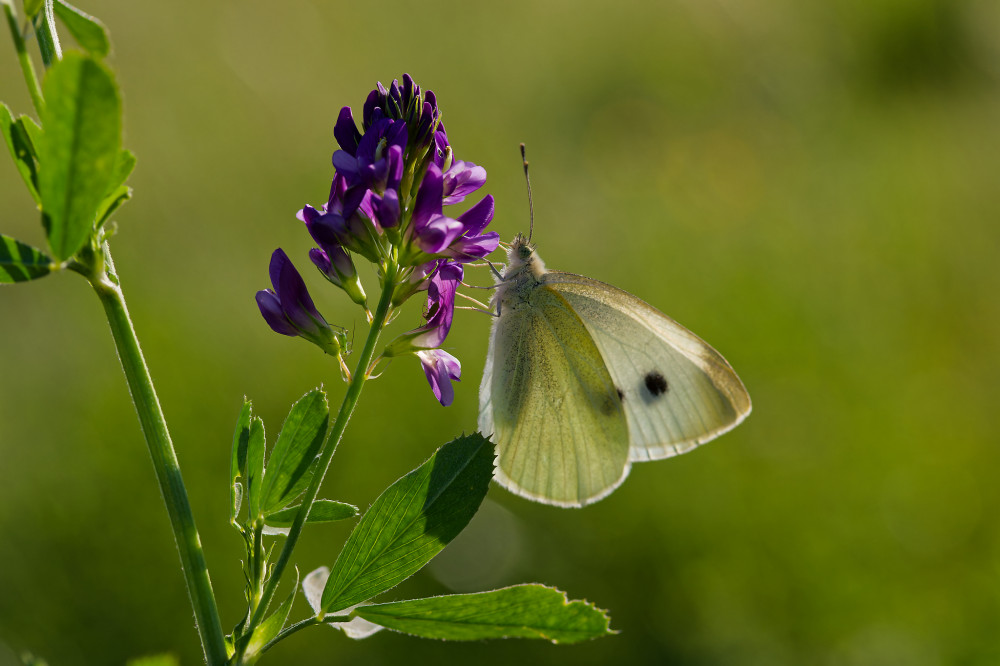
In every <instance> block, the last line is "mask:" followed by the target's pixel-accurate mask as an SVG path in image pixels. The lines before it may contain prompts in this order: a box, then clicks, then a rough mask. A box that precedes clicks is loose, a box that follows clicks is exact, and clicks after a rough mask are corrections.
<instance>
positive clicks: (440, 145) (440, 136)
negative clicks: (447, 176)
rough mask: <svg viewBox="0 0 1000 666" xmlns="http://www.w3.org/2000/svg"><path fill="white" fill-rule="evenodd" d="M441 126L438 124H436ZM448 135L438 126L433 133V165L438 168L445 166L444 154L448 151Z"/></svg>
mask: <svg viewBox="0 0 1000 666" xmlns="http://www.w3.org/2000/svg"><path fill="white" fill-rule="evenodd" d="M438 127H439V128H440V127H441V126H440V125H439V126H438ZM448 148H449V146H448V136H447V135H446V134H445V133H444V129H443V128H440V129H439V130H438V131H437V132H435V133H434V166H436V167H437V168H439V169H444V168H445V164H444V162H445V155H446V154H447V151H448Z"/></svg>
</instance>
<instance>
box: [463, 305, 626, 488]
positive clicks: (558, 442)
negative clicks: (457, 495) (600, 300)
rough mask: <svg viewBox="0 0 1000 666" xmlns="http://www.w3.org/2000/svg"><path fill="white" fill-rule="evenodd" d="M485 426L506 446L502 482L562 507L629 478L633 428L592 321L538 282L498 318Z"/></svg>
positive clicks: (501, 451)
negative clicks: (593, 336)
mask: <svg viewBox="0 0 1000 666" xmlns="http://www.w3.org/2000/svg"><path fill="white" fill-rule="evenodd" d="M479 429H480V430H481V431H482V432H483V433H486V434H490V433H492V435H493V437H492V439H493V441H494V443H496V445H497V451H498V461H497V465H498V468H499V469H498V472H497V476H496V480H497V482H498V483H500V484H501V485H503V486H504V487H506V488H507V489H508V490H510V491H512V492H514V493H516V494H519V495H522V496H524V497H528V498H529V499H533V500H536V501H540V502H544V503H547V504H556V505H559V506H583V505H585V504H589V503H590V502H595V501H597V500H599V499H601V498H602V497H604V496H606V495H607V494H608V493H610V492H611V491H612V490H614V489H615V488H616V487H617V486H618V485H619V484H620V483H621V482H622V481H623V480H624V479H625V477H626V476H627V475H628V470H629V464H628V455H629V454H628V449H629V446H628V441H629V434H628V426H627V423H626V419H625V414H624V412H623V411H622V403H621V400H620V399H619V396H618V393H617V391H616V390H615V384H614V381H613V380H612V377H611V375H610V374H609V373H608V369H607V368H606V367H605V363H604V361H603V360H602V358H601V354H600V352H599V351H598V348H597V347H596V346H595V344H594V340H593V339H591V336H590V334H589V333H588V332H587V328H586V327H585V326H584V325H583V323H582V322H581V321H580V319H579V318H578V317H577V316H576V315H575V314H574V313H573V310H572V308H570V307H569V306H568V304H567V303H566V301H565V300H563V298H561V297H560V296H559V295H558V294H556V293H555V292H554V291H552V290H550V289H547V288H545V287H542V286H539V287H536V288H534V289H532V290H531V293H530V295H528V298H527V301H526V302H525V303H523V304H521V305H520V307H518V308H516V309H512V310H508V311H505V312H501V316H500V317H499V319H498V320H497V321H496V322H494V326H493V331H492V335H491V336H490V350H489V355H488V357H487V361H486V370H485V372H484V375H483V384H482V387H481V388H480V406H479Z"/></svg>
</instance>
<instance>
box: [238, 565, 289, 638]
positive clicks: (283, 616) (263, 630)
mask: <svg viewBox="0 0 1000 666" xmlns="http://www.w3.org/2000/svg"><path fill="white" fill-rule="evenodd" d="M298 589H299V571H298V569H296V570H295V587H293V588H292V593H291V594H289V595H288V597H286V598H285V600H284V601H282V602H281V605H280V606H278V608H277V609H276V610H275V611H274V612H273V613H272V614H271V616H270V617H269V618H267V619H266V620H264V621H263V622H261V623H260V624H259V625H257V628H256V629H254V630H253V636H251V637H250V642H249V643H247V649H246V654H247V656H250V655H255V654H257V653H259V652H260V651H261V650H262V649H263V648H264V646H265V645H267V644H268V643H269V642H270V641H271V639H273V638H274V637H275V636H277V635H278V634H279V633H280V632H281V630H282V629H283V628H284V626H285V622H287V621H288V612H289V611H291V610H292V602H293V601H295V593H296V592H297V591H298Z"/></svg>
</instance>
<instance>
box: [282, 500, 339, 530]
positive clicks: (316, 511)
mask: <svg viewBox="0 0 1000 666" xmlns="http://www.w3.org/2000/svg"><path fill="white" fill-rule="evenodd" d="M298 512H299V505H298V504H296V505H295V506H290V507H288V508H287V509H281V510H280V511H275V512H274V513H269V514H267V515H266V516H264V522H265V523H266V524H268V525H270V526H271V527H289V526H291V524H292V522H293V521H294V520H295V516H296V514H298ZM358 513H359V512H358V507H356V506H354V505H353V504H345V503H344V502H336V501H334V500H328V499H318V500H316V501H315V502H313V504H312V508H310V509H309V516H308V517H307V518H306V522H307V523H332V522H335V521H338V520H347V519H349V518H355V517H357V515H358Z"/></svg>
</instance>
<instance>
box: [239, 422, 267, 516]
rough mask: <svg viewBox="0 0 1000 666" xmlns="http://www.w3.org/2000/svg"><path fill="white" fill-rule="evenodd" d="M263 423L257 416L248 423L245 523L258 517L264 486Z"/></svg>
mask: <svg viewBox="0 0 1000 666" xmlns="http://www.w3.org/2000/svg"><path fill="white" fill-rule="evenodd" d="M264 441H265V437H264V422H263V421H261V419H260V417H259V416H255V417H253V420H252V421H250V441H249V443H248V444H247V463H246V465H247V466H246V472H245V476H246V490H245V492H244V493H243V494H244V495H245V496H246V497H248V498H249V503H248V505H247V509H248V510H249V517H248V519H247V523H252V522H253V521H254V520H256V519H257V516H258V515H260V496H261V493H260V491H261V487H262V486H263V485H264Z"/></svg>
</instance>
